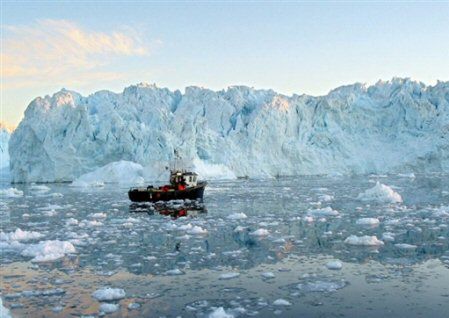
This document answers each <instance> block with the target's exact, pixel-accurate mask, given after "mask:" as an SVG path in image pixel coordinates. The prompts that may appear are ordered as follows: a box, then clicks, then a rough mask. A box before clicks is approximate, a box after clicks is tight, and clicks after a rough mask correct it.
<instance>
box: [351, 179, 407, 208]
mask: <svg viewBox="0 0 449 318" xmlns="http://www.w3.org/2000/svg"><path fill="white" fill-rule="evenodd" d="M357 199H359V200H362V201H376V202H380V203H401V202H402V197H401V195H400V194H399V193H397V192H396V191H394V190H393V189H392V188H391V187H389V186H387V185H385V184H382V183H380V182H379V181H377V183H376V185H375V186H374V187H372V188H370V189H368V190H366V191H365V192H363V193H360V194H359V195H358V197H357Z"/></svg>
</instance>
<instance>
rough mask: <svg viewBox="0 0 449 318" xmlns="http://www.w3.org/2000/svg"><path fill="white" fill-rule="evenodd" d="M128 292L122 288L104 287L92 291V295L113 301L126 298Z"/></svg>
mask: <svg viewBox="0 0 449 318" xmlns="http://www.w3.org/2000/svg"><path fill="white" fill-rule="evenodd" d="M125 296H126V293H125V291H124V290H123V289H121V288H110V287H104V288H101V289H97V290H96V291H95V292H93V293H92V297H93V298H95V299H96V300H98V301H111V300H118V299H122V298H125Z"/></svg>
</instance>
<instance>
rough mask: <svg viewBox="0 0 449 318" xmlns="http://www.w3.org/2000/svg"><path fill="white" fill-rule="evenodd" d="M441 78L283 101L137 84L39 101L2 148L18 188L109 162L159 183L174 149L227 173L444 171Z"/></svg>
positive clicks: (259, 94) (448, 137) (446, 92)
mask: <svg viewBox="0 0 449 318" xmlns="http://www.w3.org/2000/svg"><path fill="white" fill-rule="evenodd" d="M448 133H449V82H438V83H437V84H436V85H435V86H426V85H424V84H422V83H420V82H415V81H412V80H409V79H398V78H395V79H393V80H391V81H386V82H385V81H380V82H378V83H376V84H375V85H373V86H366V85H363V84H354V85H349V86H343V87H339V88H337V89H335V90H333V91H331V92H330V93H329V94H328V95H325V96H319V97H313V96H307V95H293V96H285V95H282V94H278V93H276V92H274V91H272V90H257V89H253V88H249V87H244V86H235V87H229V88H228V89H227V90H222V91H217V92H216V91H212V90H209V89H204V88H198V87H187V88H186V89H185V92H184V93H181V92H180V91H170V90H168V89H165V88H158V87H156V86H154V85H147V84H139V85H135V86H130V87H128V88H126V89H125V90H124V91H123V93H119V94H117V93H113V92H109V91H100V92H97V93H95V94H93V95H90V96H88V97H83V96H81V95H80V94H78V93H76V92H72V91H67V90H62V91H60V92H58V93H56V94H54V95H53V96H51V97H50V96H46V97H44V98H40V97H39V98H36V99H35V100H34V101H33V102H31V104H30V105H29V106H28V108H27V110H26V111H25V117H24V119H23V120H22V122H21V123H20V125H19V126H18V128H17V129H16V130H15V131H14V133H13V134H12V136H11V140H10V143H9V152H10V157H11V163H10V167H11V177H12V181H15V182H22V181H24V182H31V181H71V180H74V179H75V178H77V177H79V176H80V175H82V174H85V173H88V172H91V171H93V170H95V169H97V168H99V167H102V166H104V165H106V164H109V163H111V162H115V161H120V160H126V161H132V162H136V163H138V164H141V165H142V166H144V169H146V172H147V175H150V176H152V177H154V178H157V177H158V176H160V175H161V173H164V171H165V167H166V166H167V165H168V163H169V162H170V161H172V160H173V157H174V149H178V152H179V153H180V154H181V156H182V157H183V161H184V162H187V163H190V164H191V165H192V166H198V167H201V169H203V170H205V171H207V170H208V169H207V167H211V168H212V169H217V168H218V169H221V170H223V171H225V172H226V173H228V174H229V175H235V176H250V177H264V176H275V175H299V174H340V173H341V174H349V173H371V172H377V173H379V172H392V171H395V172H411V171H415V172H423V171H446V172H447V171H449V134H448Z"/></svg>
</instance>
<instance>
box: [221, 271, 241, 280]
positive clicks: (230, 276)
mask: <svg viewBox="0 0 449 318" xmlns="http://www.w3.org/2000/svg"><path fill="white" fill-rule="evenodd" d="M239 276H240V273H237V272H230V273H225V274H221V275H220V277H219V279H222V280H223V279H233V278H237V277H239Z"/></svg>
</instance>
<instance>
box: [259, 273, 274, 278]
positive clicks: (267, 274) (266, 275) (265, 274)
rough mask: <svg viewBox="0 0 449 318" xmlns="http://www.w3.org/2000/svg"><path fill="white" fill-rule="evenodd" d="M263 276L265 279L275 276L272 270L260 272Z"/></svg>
mask: <svg viewBox="0 0 449 318" xmlns="http://www.w3.org/2000/svg"><path fill="white" fill-rule="evenodd" d="M260 275H261V276H262V277H263V278H267V279H269V278H275V277H276V276H275V275H274V273H273V272H265V273H262V274H260Z"/></svg>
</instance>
